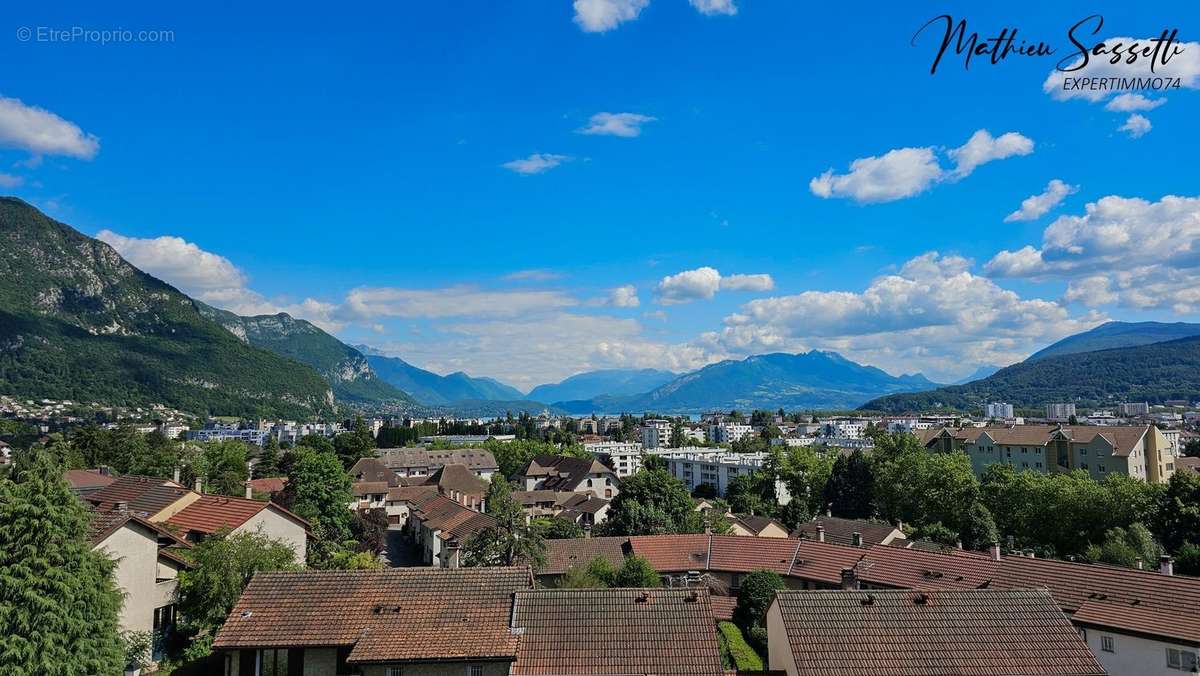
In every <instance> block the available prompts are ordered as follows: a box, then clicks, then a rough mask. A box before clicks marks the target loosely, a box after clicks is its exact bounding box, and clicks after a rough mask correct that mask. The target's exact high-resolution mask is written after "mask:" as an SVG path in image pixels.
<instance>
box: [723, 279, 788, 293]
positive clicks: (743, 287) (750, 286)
mask: <svg viewBox="0 0 1200 676" xmlns="http://www.w3.org/2000/svg"><path fill="white" fill-rule="evenodd" d="M721 288H722V289H729V290H730V291H770V290H772V289H774V288H775V280H774V279H772V278H771V275H729V276H727V277H722V278H721Z"/></svg>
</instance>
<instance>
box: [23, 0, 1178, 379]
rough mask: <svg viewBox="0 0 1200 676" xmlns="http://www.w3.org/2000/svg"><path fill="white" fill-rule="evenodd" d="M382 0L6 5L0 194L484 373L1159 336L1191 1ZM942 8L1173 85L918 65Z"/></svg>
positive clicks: (262, 304) (884, 360) (898, 369)
mask: <svg viewBox="0 0 1200 676" xmlns="http://www.w3.org/2000/svg"><path fill="white" fill-rule="evenodd" d="M392 5H394V6H389V7H387V8H377V9H375V10H368V11H351V10H347V11H345V12H340V13H339V12H334V11H331V10H330V9H329V8H328V7H323V8H321V9H319V10H318V9H312V10H308V9H304V8H298V7H296V6H295V5H293V4H289V5H279V6H276V7H266V6H262V7H255V8H237V9H234V8H224V9H223V10H221V11H214V10H212V9H211V8H210V9H206V10H201V9H199V8H195V9H193V8H188V7H179V6H168V3H155V4H144V5H140V6H138V5H133V4H131V5H129V6H125V7H112V6H103V7H101V6H97V5H95V4H94V3H78V4H77V5H75V6H72V5H69V4H60V5H58V6H57V7H54V8H41V7H39V8H37V9H31V8H30V7H29V6H26V7H23V8H16V9H14V10H12V11H10V12H8V13H7V14H6V16H5V17H4V19H3V23H4V24H7V25H5V26H3V27H2V28H0V30H2V32H0V62H2V63H5V64H10V66H11V64H18V67H8V68H5V69H4V70H3V72H2V73H0V192H2V193H5V194H15V195H17V196H20V197H22V198H24V199H27V200H28V201H30V202H32V203H34V204H36V205H38V206H39V207H41V208H43V209H45V210H46V211H47V212H48V213H50V214H51V215H52V216H54V217H56V218H59V219H60V220H63V221H65V222H67V223H70V224H72V225H74V226H75V227H77V228H79V229H80V230H81V231H83V232H85V233H88V234H91V235H97V234H100V235H101V236H102V237H103V238H104V239H105V240H106V241H109V242H110V243H111V244H113V245H114V246H115V247H117V249H118V250H120V251H121V252H122V253H123V254H124V255H125V256H126V257H127V258H128V259H129V260H131V261H132V262H134V263H135V264H137V265H139V266H140V267H143V269H146V270H147V271H149V272H151V273H153V274H156V275H158V276H160V277H162V278H164V279H166V280H167V281H169V282H172V283H174V284H176V285H177V286H179V287H180V288H181V289H183V290H184V291H186V292H188V293H190V294H192V295H194V296H196V297H198V298H201V299H204V300H207V301H208V302H211V303H213V304H216V305H220V306H223V307H228V308H230V309H233V310H235V311H239V312H242V313H259V312H271V311H278V310H286V311H288V312H291V313H293V314H296V315H298V316H302V317H306V318H309V319H311V320H313V321H315V322H318V323H319V324H321V325H322V326H324V327H326V328H327V329H329V330H331V331H333V332H334V333H336V334H337V335H338V336H339V337H341V338H343V339H344V340H346V341H347V342H351V343H359V342H364V343H368V344H370V345H372V346H375V347H377V348H381V349H383V350H385V351H387V352H389V353H391V354H395V355H398V356H402V357H404V358H406V359H408V360H409V361H412V362H413V363H416V364H418V365H421V366H424V367H428V368H431V369H432V370H435V371H438V372H449V371H453V370H459V369H462V370H466V371H467V372H469V373H472V374H476V375H489V376H494V377H497V378H500V379H501V380H504V381H505V382H510V383H512V384H514V385H517V386H518V387H522V388H529V387H532V386H533V385H536V384H538V383H541V382H546V381H553V380H558V379H560V378H562V377H564V376H566V375H569V374H571V373H575V372H579V371H583V370H588V369H592V368H603V367H618V366H638V367H645V366H653V367H659V368H669V369H673V370H677V371H682V370H686V369H690V368H695V367H697V366H700V365H703V364H704V363H708V362H711V361H714V360H718V359H722V358H738V357H741V356H745V355H747V354H753V353H760V352H767V351H781V350H782V351H799V350H806V349H813V348H817V349H832V350H837V351H839V352H841V353H843V354H844V355H846V356H847V357H850V358H852V359H855V360H857V361H861V362H864V363H870V364H873V365H876V366H880V367H881V368H884V369H885V370H887V371H889V372H892V373H897V374H898V373H902V372H914V371H922V372H924V373H926V374H927V375H929V376H930V377H933V378H935V379H942V380H951V379H954V378H957V377H960V376H962V375H965V374H967V373H969V372H971V371H973V370H974V369H975V368H976V367H978V366H980V365H982V364H1006V363H1011V362H1012V361H1016V360H1019V359H1020V358H1022V357H1023V356H1025V355H1027V354H1028V353H1029V352H1031V351H1033V350H1035V349H1037V348H1039V347H1041V346H1043V345H1045V344H1047V343H1049V342H1052V341H1053V340H1055V339H1057V338H1059V337H1062V336H1064V335H1068V334H1070V333H1074V332H1077V331H1079V330H1083V329H1086V328H1088V327H1090V326H1093V325H1095V324H1097V323H1099V322H1101V321H1105V320H1107V319H1127V320H1132V319H1158V320H1182V321H1195V320H1196V319H1197V312H1198V310H1200V291H1198V290H1197V289H1200V269H1198V268H1200V197H1198V190H1197V187H1196V186H1197V167H1196V157H1197V156H1198V152H1197V151H1198V150H1200V134H1197V133H1196V132H1197V125H1196V122H1195V119H1197V106H1196V100H1197V99H1196V91H1195V89H1196V88H1197V87H1200V35H1197V33H1200V10H1198V9H1197V7H1196V5H1195V4H1194V3H1182V2H1181V3H1155V4H1154V5H1153V7H1151V8H1150V9H1149V10H1147V7H1146V6H1142V5H1131V4H1128V3H1121V4H1111V5H1105V4H1101V5H1094V4H1088V5H1079V6H1077V7H1067V6H1065V3H1058V4H1055V5H1053V6H1051V7H1049V8H1048V7H1047V3H1038V4H1032V3H1028V4H1015V3H1014V4H1010V5H1006V6H1005V7H1003V8H994V9H988V8H983V7H979V8H974V7H972V8H970V9H961V10H959V9H957V8H954V7H944V6H934V5H925V4H924V3H922V4H920V5H917V4H913V3H889V4H886V5H885V4H880V5H878V6H874V7H871V8H870V9H867V8H864V7H863V6H860V5H854V4H851V3H842V4H840V5H838V6H833V7H813V6H809V4H808V3H782V2H764V1H758V2H753V1H750V0H733V2H728V1H727V0H694V1H693V2H689V1H688V0H650V1H649V2H647V1H646V0H578V1H577V2H575V3H571V2H559V3H548V2H514V3H478V2H442V3H392ZM947 11H949V12H951V13H953V14H954V15H955V18H956V19H958V18H963V19H966V20H967V22H968V27H969V29H971V30H978V31H979V32H980V33H981V34H982V35H983V36H984V37H987V36H992V35H995V34H996V33H997V32H998V31H999V30H1000V29H1001V28H1003V27H1016V28H1017V29H1018V30H1019V35H1021V36H1022V37H1026V38H1028V39H1031V40H1043V41H1046V42H1049V43H1051V44H1052V45H1054V46H1055V47H1056V48H1057V49H1058V50H1059V54H1060V55H1066V54H1067V53H1069V52H1070V51H1072V46H1071V45H1070V43H1069V42H1068V41H1067V39H1066V35H1067V30H1068V29H1069V28H1070V27H1071V26H1072V25H1074V24H1076V23H1077V22H1079V21H1080V20H1082V19H1084V18H1085V17H1087V16H1088V15H1090V14H1094V13H1099V14H1102V15H1103V17H1104V26H1103V28H1102V29H1101V30H1100V32H1099V33H1098V34H1097V35H1096V36H1091V35H1087V34H1086V31H1084V33H1083V34H1084V35H1085V36H1086V37H1087V39H1088V41H1089V42H1091V41H1094V40H1099V39H1110V38H1114V37H1119V36H1129V37H1133V38H1149V37H1155V36H1157V35H1159V34H1160V32H1161V31H1162V30H1163V29H1170V28H1178V29H1179V40H1180V41H1182V42H1184V43H1185V45H1184V52H1183V53H1182V54H1180V55H1178V56H1176V57H1174V59H1173V60H1172V61H1171V62H1170V63H1169V64H1168V66H1166V67H1161V68H1160V70H1159V74H1165V75H1173V76H1175V77H1178V78H1179V81H1180V85H1181V86H1180V87H1179V88H1172V89H1168V90H1166V91H1143V90H1137V91H1130V92H1126V93H1127V94H1128V96H1125V97H1123V98H1122V99H1120V100H1119V101H1115V100H1114V99H1115V98H1116V95H1115V94H1108V93H1104V94H1101V93H1097V94H1096V95H1095V96H1094V97H1093V98H1096V99H1097V100H1087V99H1086V98H1079V97H1075V98H1068V99H1067V100H1060V99H1063V98H1064V97H1063V94H1062V92H1061V91H1059V90H1058V89H1057V88H1056V87H1055V86H1053V85H1054V82H1051V83H1050V85H1049V90H1050V91H1049V92H1048V91H1046V90H1045V87H1046V86H1047V81H1048V78H1049V77H1050V76H1051V75H1052V71H1053V69H1054V65H1055V62H1056V61H1057V58H1058V55H1056V57H1053V58H1050V57H1047V58H1029V57H1019V56H1014V57H1010V58H1009V59H1008V60H1006V61H1004V62H1002V63H1000V64H997V65H992V64H990V63H987V62H986V61H984V59H983V58H977V59H976V60H975V61H974V62H973V63H972V65H971V68H970V69H969V70H966V69H964V68H963V65H962V59H961V57H954V56H953V55H949V56H947V57H945V59H944V61H943V63H942V64H941V65H940V67H939V69H938V72H937V73H936V74H935V75H932V76H931V75H930V74H929V68H930V64H931V63H932V59H933V57H934V55H935V53H936V51H937V48H938V46H939V42H940V34H938V32H937V30H930V31H928V32H926V33H924V34H922V35H921V36H920V37H919V38H918V39H917V40H916V43H915V45H914V44H911V43H910V39H911V38H912V36H913V34H914V32H915V31H916V30H917V28H919V27H920V26H921V25H922V24H924V23H925V22H926V21H928V20H929V19H931V18H932V17H934V16H936V15H938V14H940V13H943V12H947ZM622 19H623V20H622ZM75 27H79V28H81V29H84V30H86V31H102V30H114V29H122V30H127V31H130V32H131V34H133V37H134V40H133V41H132V42H115V43H113V42H110V43H109V44H100V43H98V42H97V41H96V39H95V37H92V38H91V39H89V38H88V37H83V36H81V37H76V38H73V39H71V40H69V41H64V40H62V39H59V40H56V41H51V40H50V39H49V32H48V31H49V29H58V30H65V31H68V32H70V31H71V30H72V29H74V28H75ZM22 29H29V31H28V32H27V33H22ZM935 29H936V27H935ZM141 31H169V32H170V37H169V38H160V39H158V40H155V41H140V42H139V41H138V40H137V37H138V35H137V34H138V33H140V32H141ZM93 35H94V34H93ZM23 37H27V38H28V39H22V38H23ZM1145 64H1146V61H1145V60H1142V61H1141V62H1139V63H1138V64H1135V65H1132V66H1127V67H1123V68H1127V69H1128V71H1127V72H1128V73H1129V74H1137V75H1140V74H1144V72H1145V70H1146V68H1145ZM1094 65H1095V64H1093V66H1094ZM1100 68H1104V67H1103V66H1101V67H1100ZM1111 70H1112V67H1109V68H1108V69H1107V70H1103V71H1100V70H1097V69H1096V68H1093V67H1089V68H1088V69H1087V71H1086V72H1087V73H1094V74H1097V75H1103V74H1109V71H1111ZM1119 73H1120V74H1125V73H1126V71H1119ZM1163 100H1165V102H1163ZM1122 128H1124V129H1122ZM981 130H982V133H981ZM969 140H970V142H969ZM856 160H860V162H859V164H857V165H855V166H857V168H858V170H857V171H853V170H852V167H851V164H852V163H854V162H855V161H856ZM826 172H829V173H828V174H826ZM823 177H824V178H823ZM1053 181H1058V182H1057V183H1052V182H1053ZM1039 195H1042V196H1043V197H1042V198H1040V199H1037V200H1033V201H1031V202H1030V203H1029V208H1027V209H1026V210H1025V211H1024V212H1023V213H1022V214H1020V215H1019V216H1017V217H1014V218H1010V219H1009V220H1007V221H1006V217H1009V215H1010V214H1014V213H1015V212H1018V211H1020V210H1021V207H1022V201H1023V200H1026V199H1027V198H1031V197H1034V196H1039ZM1169 196H1174V197H1169ZM1164 198H1167V199H1164ZM1089 205H1090V206H1089ZM706 268H707V269H706ZM629 287H632V289H631V288H629ZM634 299H636V305H634Z"/></svg>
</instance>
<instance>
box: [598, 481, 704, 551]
mask: <svg viewBox="0 0 1200 676" xmlns="http://www.w3.org/2000/svg"><path fill="white" fill-rule="evenodd" d="M704 525H705V523H704V519H703V517H702V516H701V515H700V513H699V512H697V511H696V510H695V509H694V507H693V503H692V498H691V496H690V495H688V492H687V489H686V488H684V486H683V482H682V481H680V480H679V479H676V478H675V477H673V476H671V474H670V473H669V472H667V471H666V470H661V469H653V470H645V469H643V470H642V471H640V472H638V473H636V474H634V475H633V476H631V477H628V478H626V479H625V481H624V482H623V483H622V484H621V492H620V493H617V497H615V498H613V501H612V506H611V508H610V510H609V516H608V519H607V520H606V521H605V522H604V523H602V524H600V526H598V527H597V530H598V531H602V533H603V534H607V535H662V534H670V533H698V532H702V531H703V530H704Z"/></svg>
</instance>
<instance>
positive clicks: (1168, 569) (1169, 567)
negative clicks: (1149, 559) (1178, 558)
mask: <svg viewBox="0 0 1200 676" xmlns="http://www.w3.org/2000/svg"><path fill="white" fill-rule="evenodd" d="M1158 572H1160V573H1162V574H1163V575H1174V574H1175V559H1172V558H1171V557H1170V556H1167V555H1166V554H1163V555H1162V556H1160V557H1158Z"/></svg>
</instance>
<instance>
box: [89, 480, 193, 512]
mask: <svg viewBox="0 0 1200 676" xmlns="http://www.w3.org/2000/svg"><path fill="white" fill-rule="evenodd" d="M189 493H191V491H189V490H188V489H186V488H184V487H183V486H181V485H179V484H177V483H175V482H174V481H171V480H170V479H159V478H156V477H148V476H137V475H134V474H127V475H125V476H122V477H118V478H117V479H116V480H114V481H113V482H112V483H110V484H109V485H107V486H105V487H103V488H101V489H99V490H96V491H92V492H90V493H87V494H86V495H84V496H83V497H84V498H85V499H86V500H88V501H89V502H91V503H92V504H94V505H100V506H101V507H102V508H104V509H111V508H113V507H115V506H116V505H117V504H118V503H121V502H124V503H125V504H126V505H127V506H128V508H129V511H131V512H134V513H136V514H139V515H145V516H154V515H155V514H157V513H159V512H161V511H162V510H163V509H166V508H167V507H169V506H170V505H172V504H174V503H175V502H176V501H177V500H179V499H180V498H182V497H184V496H185V495H187V494H189Z"/></svg>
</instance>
